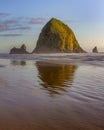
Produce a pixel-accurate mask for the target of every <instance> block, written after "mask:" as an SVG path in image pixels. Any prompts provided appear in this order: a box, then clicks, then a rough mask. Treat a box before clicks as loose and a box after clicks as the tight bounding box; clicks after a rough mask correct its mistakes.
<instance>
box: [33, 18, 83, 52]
mask: <svg viewBox="0 0 104 130" xmlns="http://www.w3.org/2000/svg"><path fill="white" fill-rule="evenodd" d="M61 52H65V53H66V52H68V53H71V52H74V53H83V52H85V51H84V50H83V49H82V48H81V47H80V45H79V43H78V41H77V40H76V38H75V35H74V33H73V31H72V30H71V29H70V28H69V27H68V26H67V25H65V24H64V23H63V22H61V21H60V20H57V19H55V18H52V19H51V20H50V21H49V22H48V23H47V24H46V25H45V26H44V27H43V29H42V31H41V33H40V35H39V39H38V41H37V45H36V48H35V49H34V50H33V53H61Z"/></svg>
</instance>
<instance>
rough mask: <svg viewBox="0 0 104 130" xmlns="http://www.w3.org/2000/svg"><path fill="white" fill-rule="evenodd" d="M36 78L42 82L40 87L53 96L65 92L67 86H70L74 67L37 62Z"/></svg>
mask: <svg viewBox="0 0 104 130" xmlns="http://www.w3.org/2000/svg"><path fill="white" fill-rule="evenodd" d="M36 66H37V69H38V77H39V79H40V80H41V81H42V83H41V85H42V86H43V87H44V88H45V89H46V90H48V92H49V93H50V94H51V95H53V94H60V92H61V91H66V87H67V84H68V86H71V85H72V82H73V78H74V73H75V70H76V68H77V67H76V66H75V65H65V64H58V65H55V64H52V63H46V62H37V63H36Z"/></svg>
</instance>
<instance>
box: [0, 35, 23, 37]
mask: <svg viewBox="0 0 104 130" xmlns="http://www.w3.org/2000/svg"><path fill="white" fill-rule="evenodd" d="M22 35H23V34H0V37H17V36H22Z"/></svg>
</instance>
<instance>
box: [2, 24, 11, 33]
mask: <svg viewBox="0 0 104 130" xmlns="http://www.w3.org/2000/svg"><path fill="white" fill-rule="evenodd" d="M8 30H9V27H8V26H7V25H0V32H3V31H8Z"/></svg>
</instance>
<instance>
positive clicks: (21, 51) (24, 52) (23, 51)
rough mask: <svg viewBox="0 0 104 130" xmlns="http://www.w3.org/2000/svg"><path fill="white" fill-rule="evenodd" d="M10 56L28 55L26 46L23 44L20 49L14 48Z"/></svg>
mask: <svg viewBox="0 0 104 130" xmlns="http://www.w3.org/2000/svg"><path fill="white" fill-rule="evenodd" d="M10 54H28V52H27V51H26V45H25V44H23V45H22V46H21V47H20V48H16V47H13V48H12V49H11V50H10Z"/></svg>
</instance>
